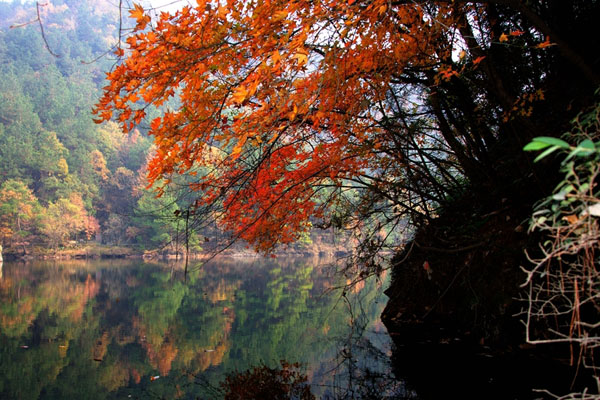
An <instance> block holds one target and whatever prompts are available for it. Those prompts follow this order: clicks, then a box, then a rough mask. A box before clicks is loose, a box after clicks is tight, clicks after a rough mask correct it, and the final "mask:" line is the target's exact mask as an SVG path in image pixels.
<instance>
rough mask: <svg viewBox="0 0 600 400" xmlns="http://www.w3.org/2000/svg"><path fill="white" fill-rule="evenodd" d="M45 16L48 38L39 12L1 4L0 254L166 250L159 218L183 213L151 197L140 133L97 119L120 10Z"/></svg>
mask: <svg viewBox="0 0 600 400" xmlns="http://www.w3.org/2000/svg"><path fill="white" fill-rule="evenodd" d="M39 9H40V18H41V20H42V23H43V28H44V34H45V35H44V36H42V34H41V30H40V24H39V22H38V21H36V18H37V10H36V5H35V3H24V4H20V2H14V3H12V4H11V3H0V77H1V78H0V244H2V245H3V246H4V248H5V252H9V253H10V252H12V253H14V254H23V253H29V252H30V251H32V249H33V248H34V247H35V246H40V247H42V246H43V247H50V248H59V247H63V246H69V245H70V246H73V245H74V243H75V241H77V242H84V241H91V240H95V241H97V242H101V243H103V244H109V245H123V244H135V245H140V246H143V247H146V248H156V247H160V246H164V245H166V244H167V243H169V242H170V240H171V230H170V229H168V226H166V225H167V224H168V223H169V221H164V220H163V218H162V217H164V216H165V215H167V216H172V215H173V211H174V210H175V209H177V207H178V206H177V205H176V204H172V201H171V202H170V201H169V199H166V200H165V201H162V202H161V201H159V200H156V199H154V196H153V195H152V194H149V193H148V192H147V191H146V190H145V186H146V182H145V180H144V177H145V172H144V165H145V161H146V157H147V154H148V153H149V150H150V146H151V141H150V140H148V138H147V137H146V135H145V134H144V132H143V130H144V127H143V126H140V127H139V128H138V129H139V130H135V131H134V132H132V133H130V134H129V135H126V134H123V132H122V131H121V130H120V128H119V127H118V126H117V124H115V123H111V122H109V123H105V124H102V125H97V124H95V123H94V121H93V118H92V115H91V109H92V107H93V105H94V102H95V101H96V100H97V98H98V96H99V92H100V89H101V88H102V86H104V84H105V83H104V80H105V76H106V72H107V71H109V70H110V69H111V67H112V66H113V65H114V62H115V60H114V59H113V58H112V57H110V53H107V52H108V51H109V50H110V49H111V47H112V46H113V45H114V44H115V43H116V42H117V32H118V24H119V9H118V7H117V6H115V5H112V4H111V3H109V2H102V1H101V2H96V1H94V2H92V1H72V0H67V1H53V2H52V3H49V4H47V5H44V6H41V7H40V8H39ZM124 22H125V23H126V21H124ZM44 38H45V39H46V40H47V43H45V41H44ZM103 55H104V56H103ZM165 205H166V206H165ZM171 219H172V218H171ZM173 224H174V222H173V223H172V225H173ZM173 229H175V228H174V227H173Z"/></svg>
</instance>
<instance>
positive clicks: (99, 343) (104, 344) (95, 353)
mask: <svg viewBox="0 0 600 400" xmlns="http://www.w3.org/2000/svg"><path fill="white" fill-rule="evenodd" d="M109 342H110V341H109V334H108V331H105V332H103V333H102V336H101V337H100V338H98V340H96V343H95V344H94V347H93V348H92V359H94V360H102V359H103V358H104V356H105V355H106V350H107V348H108V344H109Z"/></svg>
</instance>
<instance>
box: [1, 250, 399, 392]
mask: <svg viewBox="0 0 600 400" xmlns="http://www.w3.org/2000/svg"><path fill="white" fill-rule="evenodd" d="M337 284H339V282H338V281H337V280H336V278H335V277H333V276H332V274H331V273H330V271H328V270H327V269H326V268H322V267H318V266H317V263H315V262H314V260H311V261H307V260H277V261H273V262H265V261H256V260H255V261H252V262H244V261H240V260H229V261H228V260H221V261H219V262H215V263H212V264H210V265H207V266H204V267H202V268H192V272H191V273H190V274H189V276H188V278H187V281H184V279H183V277H182V272H181V269H180V268H178V267H175V266H173V265H166V264H147V263H141V262H125V261H116V262H115V261H111V262H94V263H79V262H61V263H54V264H52V263H31V264H13V263H4V271H3V276H2V278H1V279H0V299H1V300H0V351H1V353H0V354H1V356H0V398H10V399H37V398H44V399H52V398H57V399H64V398H86V399H96V398H97V399H110V398H215V397H220V396H221V395H222V392H221V391H220V390H219V387H220V386H219V382H220V381H222V380H223V378H224V376H225V374H227V373H231V372H232V371H244V370H248V369H249V368H251V367H253V366H257V365H264V366H268V367H272V368H274V367H277V366H278V365H280V360H287V361H290V362H300V363H302V365H304V369H305V371H304V372H305V373H306V375H307V376H308V378H309V381H310V382H311V384H312V391H313V393H314V394H315V395H316V396H317V397H323V398H365V397H369V396H370V394H369V393H378V394H382V393H388V394H390V396H391V397H405V396H406V394H405V393H404V392H402V390H403V389H402V387H401V386H399V384H398V383H397V382H395V381H393V380H392V381H391V382H395V383H393V384H392V385H391V386H390V384H389V382H390V381H389V380H388V381H386V383H384V380H383V378H382V377H383V375H385V374H388V373H389V367H387V364H386V359H387V356H388V349H389V345H390V341H389V338H388V336H387V335H386V334H385V329H384V328H383V326H382V325H381V323H380V322H379V315H380V313H381V309H382V307H383V305H384V300H383V299H379V296H381V290H380V286H381V282H377V281H375V280H373V281H368V282H366V284H365V285H364V287H357V288H356V289H355V290H354V292H352V293H350V292H349V293H347V294H346V295H344V296H341V294H340V293H336V292H332V293H330V294H328V295H324V293H325V292H327V289H329V288H332V287H334V286H336V285H337ZM367 353H368V354H367ZM372 354H376V355H377V357H373V356H372ZM369 374H371V375H369ZM369 376H370V377H376V378H377V379H374V380H373V379H372V380H371V381H372V382H375V383H372V384H371V387H370V388H369V389H368V390H369V391H370V392H369V391H365V389H364V388H365V387H367V386H368V385H367V384H364V382H363V381H364V380H365V378H366V377H369ZM357 383H359V384H358V385H357ZM386 385H388V386H386ZM358 386H360V387H363V389H357V387H358ZM361 390H362V391H361Z"/></svg>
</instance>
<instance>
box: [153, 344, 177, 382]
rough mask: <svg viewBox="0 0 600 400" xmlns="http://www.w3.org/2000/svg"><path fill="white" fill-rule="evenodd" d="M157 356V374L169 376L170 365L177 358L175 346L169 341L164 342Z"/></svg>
mask: <svg viewBox="0 0 600 400" xmlns="http://www.w3.org/2000/svg"><path fill="white" fill-rule="evenodd" d="M157 356H158V372H160V374H161V375H162V376H167V375H169V371H171V363H172V362H173V360H174V359H175V357H177V347H175V344H174V343H172V342H170V341H168V342H167V341H165V342H164V343H163V344H162V346H161V347H160V351H159V352H158V354H157Z"/></svg>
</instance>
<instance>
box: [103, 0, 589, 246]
mask: <svg viewBox="0 0 600 400" xmlns="http://www.w3.org/2000/svg"><path fill="white" fill-rule="evenodd" d="M533 3H535V4H533V5H528V4H525V3H522V2H520V1H518V0H514V1H513V0H505V1H491V0H490V1H479V2H444V1H438V2H435V1H410V2H409V1H397V2H389V1H385V0H372V1H354V0H349V1H335V0H320V1H305V0H298V1H291V2H287V1H286V2H282V1H253V2H246V1H240V0H228V1H202V0H198V1H197V6H196V7H194V8H192V7H190V6H187V7H184V8H183V9H182V10H180V11H178V12H176V13H175V14H168V13H161V15H160V16H159V17H158V18H157V19H156V20H155V21H152V19H151V18H150V16H149V14H147V13H146V12H145V11H144V10H143V8H142V7H141V6H139V5H135V7H134V9H133V10H132V11H131V16H132V17H133V18H134V19H135V21H136V26H135V29H134V32H133V33H132V34H131V35H130V36H129V37H128V38H127V40H126V42H127V45H128V51H127V53H125V51H124V50H123V49H120V48H119V49H118V50H117V54H118V55H119V56H125V55H126V58H125V59H124V61H123V62H122V63H121V64H120V65H118V66H117V67H116V68H115V69H114V70H113V71H112V72H110V73H109V74H108V79H109V85H108V86H107V87H106V88H105V92H104V95H103V96H102V98H101V99H100V101H99V103H98V105H97V108H96V109H95V113H96V114H97V115H98V116H99V119H100V120H104V121H106V120H110V119H111V118H113V116H115V117H116V119H117V120H118V121H120V122H121V123H122V125H123V127H124V128H125V129H126V130H131V129H133V127H134V126H135V125H136V124H138V123H140V122H141V121H142V120H143V119H144V118H145V117H146V114H147V110H148V105H154V106H157V107H160V106H161V105H163V104H164V103H165V101H167V100H168V99H169V98H171V97H174V96H177V97H178V98H179V100H180V106H179V107H178V108H176V109H167V110H166V111H165V113H164V115H163V116H162V117H158V118H155V119H153V120H152V121H151V123H150V128H151V130H150V134H151V135H153V136H154V142H155V146H156V150H155V155H154V158H153V159H152V160H151V162H150V163H149V166H148V178H149V180H150V183H151V184H152V183H155V184H159V186H160V185H163V186H164V185H167V184H168V183H169V182H170V177H171V176H172V175H173V174H188V175H191V176H196V178H195V180H194V181H193V182H192V183H190V187H191V189H193V190H194V191H196V192H197V193H198V199H197V201H196V202H195V207H196V208H198V209H199V211H202V212H203V213H204V214H207V215H213V216H215V215H217V216H218V217H219V218H221V220H222V223H223V225H224V227H225V228H226V229H228V230H229V231H231V232H233V235H234V237H235V238H242V239H245V240H247V241H248V242H250V243H252V244H253V245H254V246H255V248H256V249H257V250H259V251H264V252H269V251H270V250H272V249H273V247H274V246H276V245H277V244H280V243H290V242H292V241H294V240H295V239H297V238H298V237H299V235H301V234H302V233H303V232H305V231H306V230H307V229H308V228H309V226H310V224H311V218H312V219H317V220H321V221H325V222H326V223H329V224H334V225H338V226H340V227H348V226H360V227H361V228H362V230H363V231H368V230H369V229H367V228H368V227H369V226H367V225H366V224H365V223H364V222H361V221H364V220H366V219H369V218H371V221H372V222H371V225H370V231H371V232H372V234H371V236H368V237H363V239H365V240H363V241H362V243H363V244H364V245H365V246H366V247H365V248H366V249H367V248H368V247H369V246H370V245H371V243H373V241H375V238H376V236H377V235H378V234H379V233H380V231H381V229H382V226H384V225H387V227H388V231H391V230H393V229H395V228H397V227H398V226H400V225H401V223H402V221H404V220H406V219H407V218H410V219H411V220H412V222H413V223H415V224H419V223H422V222H423V221H427V220H429V219H431V218H433V217H434V216H435V208H436V207H437V206H439V205H440V204H443V203H444V202H445V201H447V197H448V194H449V193H452V192H453V191H455V190H456V189H457V188H459V187H462V186H463V185H464V180H463V177H465V178H467V179H468V181H470V182H471V183H472V184H474V185H475V186H478V185H480V186H482V187H484V189H482V190H486V189H485V185H484V183H485V182H488V181H490V180H498V179H500V178H501V175H502V173H503V171H500V172H499V168H498V166H497V164H498V161H499V159H501V157H502V156H503V155H502V154H500V153H502V152H508V153H510V152H515V151H516V150H517V149H520V148H521V147H522V141H523V139H527V138H529V137H533V136H534V135H536V133H537V132H538V131H539V130H540V129H542V130H543V129H546V128H548V127H550V126H552V124H554V123H556V121H553V120H552V118H548V119H547V120H546V122H545V123H543V124H540V125H538V124H537V122H536V123H532V122H531V121H529V122H528V121H527V119H528V118H533V117H535V115H533V117H532V114H534V111H537V110H538V109H541V108H543V107H546V109H543V110H542V112H543V113H547V112H548V109H549V108H552V107H556V108H558V109H561V108H562V109H564V107H565V101H570V100H566V99H567V98H568V96H563V97H564V99H563V100H560V96H561V95H562V93H561V90H562V89H563V87H560V88H557V87H556V86H557V85H556V84H553V85H555V88H554V89H553V90H554V92H553V91H552V90H549V91H548V93H545V92H544V90H546V89H547V88H548V85H547V81H548V80H549V77H552V76H553V74H554V73H555V72H556V71H564V70H567V71H569V72H571V73H573V77H572V78H570V80H567V81H565V82H564V84H565V85H571V84H575V86H577V88H580V87H582V86H584V85H588V86H590V85H589V83H590V81H591V82H592V83H594V84H598V82H599V80H598V78H597V76H596V74H595V73H594V69H593V68H592V67H590V66H589V65H590V64H589V62H588V60H587V59H585V58H583V57H581V56H580V55H579V54H580V53H581V52H580V51H579V50H580V49H581V47H580V46H579V45H575V43H577V42H576V40H578V39H579V40H583V39H582V38H583V37H584V36H583V35H581V36H580V34H581V32H580V31H576V28H573V26H577V27H578V28H581V29H588V28H585V27H586V25H585V24H579V25H577V24H575V25H570V24H571V22H572V20H578V21H581V20H582V18H592V16H593V15H596V14H597V11H598V10H597V8H598V7H597V6H595V5H593V4H586V3H585V2H577V3H578V4H577V11H578V12H577V13H574V12H571V13H570V14H565V18H564V19H565V20H564V21H560V22H559V23H555V22H554V19H553V18H550V17H549V15H551V13H552V12H556V11H559V10H561V9H564V8H565V5H564V4H561V2H560V1H550V2H533ZM563 3H564V2H563ZM569 18H571V20H570V19H569ZM566 26H569V27H570V29H571V31H568V30H567V29H565V27H566ZM582 27H583V28H582ZM588 36H589V35H588ZM591 36H593V35H591ZM586 40H588V41H594V40H596V39H593V38H590V39H586ZM588 44H589V43H588ZM515 66H516V67H515ZM544 95H546V97H552V96H554V97H553V99H554V100H553V102H548V103H547V104H551V106H550V107H548V106H546V105H544V106H543V107H540V106H539V104H538V101H539V100H541V99H543V98H544ZM557 99H558V100H557ZM527 101H529V102H527ZM527 107H531V110H528V109H526V108H527ZM523 109H526V110H525V111H524V112H521V111H522V110H523ZM517 126H518V127H517ZM552 129H555V127H552ZM506 143H508V144H506ZM498 149H502V151H498ZM499 154H500V155H499ZM518 168H521V167H520V166H518V167H517V172H516V173H517V175H518V174H522V173H523V170H518ZM514 172H515V171H511V173H514ZM512 176H513V177H514V175H512ZM510 179H513V178H510ZM161 190H162V189H161V187H159V194H160V192H161ZM360 224H362V225H360ZM379 236H381V235H379ZM383 236H385V235H383ZM376 247H377V246H376ZM367 250H368V249H367Z"/></svg>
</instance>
